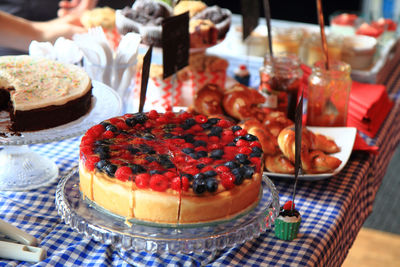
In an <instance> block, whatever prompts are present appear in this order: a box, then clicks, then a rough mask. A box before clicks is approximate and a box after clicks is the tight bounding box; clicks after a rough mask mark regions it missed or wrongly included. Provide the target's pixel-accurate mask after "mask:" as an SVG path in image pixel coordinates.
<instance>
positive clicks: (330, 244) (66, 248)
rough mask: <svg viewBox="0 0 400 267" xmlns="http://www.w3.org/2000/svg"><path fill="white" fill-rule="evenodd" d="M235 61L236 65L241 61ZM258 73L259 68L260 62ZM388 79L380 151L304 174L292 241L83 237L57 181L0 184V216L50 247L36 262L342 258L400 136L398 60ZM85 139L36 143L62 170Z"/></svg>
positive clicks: (288, 187)
mask: <svg viewBox="0 0 400 267" xmlns="http://www.w3.org/2000/svg"><path fill="white" fill-rule="evenodd" d="M231 66H232V69H233V68H234V66H235V63H233V64H232V63H231ZM236 66H237V65H236ZM255 71H256V70H255ZM252 73H254V75H256V74H255V73H256V72H254V69H253V72H252ZM386 85H387V88H388V90H389V93H390V96H391V98H392V99H394V100H395V102H396V104H395V105H394V107H393V110H392V111H391V112H390V114H389V115H388V117H387V119H386V121H385V122H384V124H383V125H382V127H381V129H380V131H379V132H378V134H377V136H376V137H375V138H374V139H371V138H368V137H366V136H364V137H365V139H366V141H367V142H368V143H369V144H370V145H377V146H379V147H380V149H379V155H377V156H376V155H372V154H368V153H366V152H353V153H352V156H351V158H350V160H349V162H348V164H347V165H346V167H345V168H344V169H343V171H342V172H340V173H339V174H338V175H336V176H334V177H332V178H330V179H326V180H321V181H312V182H311V181H299V183H298V186H297V194H296V204H297V205H296V207H297V208H298V209H299V211H300V213H301V214H302V223H301V227H300V232H299V235H298V238H296V239H295V240H293V241H282V240H279V239H278V238H276V237H275V235H274V233H273V231H272V230H267V231H266V232H265V233H262V234H261V235H260V236H259V237H258V238H256V239H254V240H251V241H248V242H246V243H244V244H242V245H237V246H235V247H232V248H227V249H224V250H220V251H215V252H213V253H204V254H202V255H196V254H189V255H173V254H165V255H159V254H150V253H146V252H136V251H118V250H117V249H115V248H114V247H113V246H112V245H104V244H101V243H99V242H96V241H94V240H91V239H89V238H86V237H84V236H83V235H81V234H79V233H77V232H75V231H74V230H72V229H71V228H70V227H69V225H66V224H65V223H64V222H63V221H62V220H61V218H60V216H59V215H58V214H57V208H56V205H55V191H56V186H57V182H54V183H53V184H51V185H49V186H47V187H43V188H40V189H36V190H31V191H27V192H8V191H2V192H0V218H1V219H3V220H5V221H7V222H9V223H11V224H13V225H15V226H17V227H19V228H20V229H22V230H24V231H26V232H28V233H30V234H32V235H34V236H35V237H36V238H37V239H38V240H39V242H40V243H39V246H40V247H43V248H45V249H46V250H47V258H46V259H45V260H44V261H42V262H39V263H36V264H35V266H49V265H50V266H79V265H82V266H109V265H113V266H114V265H115V266H131V265H133V266H199V265H207V266H244V265H245V266H260V265H264V266H266V265H268V266H340V265H341V264H342V262H343V260H344V259H345V257H346V255H347V253H348V250H349V248H350V247H351V245H352V243H353V241H354V239H355V237H356V235H357V233H358V231H359V230H360V228H361V227H362V225H363V223H364V221H365V219H366V218H367V216H368V215H369V214H370V213H371V211H372V206H373V201H374V198H375V194H376V192H377V190H378V188H379V186H380V184H381V181H382V179H383V176H384V174H385V171H386V168H387V165H388V163H389V161H390V159H391V157H392V154H393V153H394V150H395V148H396V146H397V145H398V143H399V139H400V135H399V134H398V133H399V132H400V117H399V116H397V114H399V112H400V107H399V102H400V101H399V100H398V99H399V96H400V95H399V94H400V92H399V88H400V67H399V68H397V69H396V70H394V72H393V75H390V77H389V78H388V80H387V81H386ZM79 140H80V138H79V137H76V138H72V139H68V140H63V141H59V142H52V143H48V144H37V145H32V146H30V148H31V149H32V150H34V151H36V152H38V153H39V154H41V155H43V156H46V157H48V158H49V159H51V160H53V161H54V162H55V163H56V164H57V165H58V167H59V170H60V178H61V177H63V176H64V175H66V174H67V173H68V171H69V170H70V169H71V168H73V167H75V166H76V164H77V161H78V150H79ZM273 182H274V184H275V185H276V188H277V190H278V192H279V195H280V200H281V203H284V202H285V201H287V200H288V199H290V198H291V195H292V190H293V182H292V181H288V180H273ZM17 265H18V266H31V265H32V263H26V262H17V261H11V260H4V259H2V260H1V261H0V266H17Z"/></svg>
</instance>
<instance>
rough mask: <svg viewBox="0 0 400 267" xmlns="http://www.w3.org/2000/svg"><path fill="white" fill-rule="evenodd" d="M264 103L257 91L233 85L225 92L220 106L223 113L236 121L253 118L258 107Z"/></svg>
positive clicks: (262, 97) (241, 85)
mask: <svg viewBox="0 0 400 267" xmlns="http://www.w3.org/2000/svg"><path fill="white" fill-rule="evenodd" d="M264 102H265V98H264V96H263V95H262V94H261V93H259V92H258V91H256V90H254V89H251V88H249V87H247V86H245V85H243V84H235V85H233V86H232V87H231V88H230V89H228V90H227V91H225V93H224V97H223V99H222V105H223V108H224V110H225V112H226V113H227V114H228V115H229V116H231V117H233V118H235V119H238V120H243V119H246V118H254V117H255V116H256V115H257V114H259V113H258V110H259V109H260V108H259V105H260V104H262V103H264Z"/></svg>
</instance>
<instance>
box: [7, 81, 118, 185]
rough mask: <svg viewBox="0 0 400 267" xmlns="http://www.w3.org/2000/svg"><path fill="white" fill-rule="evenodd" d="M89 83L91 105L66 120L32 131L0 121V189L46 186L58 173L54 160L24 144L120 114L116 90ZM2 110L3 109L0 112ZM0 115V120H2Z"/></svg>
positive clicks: (60, 135)
mask: <svg viewBox="0 0 400 267" xmlns="http://www.w3.org/2000/svg"><path fill="white" fill-rule="evenodd" d="M92 83H93V98H92V108H91V110H90V111H89V113H88V114H86V115H85V116H83V117H81V118H79V119H78V120H75V121H72V122H70V123H67V124H64V125H61V126H58V127H54V128H50V129H46V130H41V131H34V132H21V133H18V134H15V133H12V132H10V131H9V130H7V129H5V127H4V126H3V124H2V123H0V125H1V126H0V133H1V136H0V146H3V148H2V149H1V150H0V190H13V191H23V190H31V189H35V188H38V187H42V186H46V185H48V184H50V183H52V182H53V181H54V180H55V179H56V178H57V177H58V167H57V165H56V164H55V163H54V161H52V160H50V159H48V158H46V157H43V156H41V155H39V154H38V153H36V152H34V151H32V150H31V149H30V148H29V146H28V145H30V144H38V143H48V142H53V141H60V140H63V139H67V138H71V137H75V136H79V135H82V134H83V133H85V131H86V130H87V129H89V128H90V127H91V126H93V125H94V124H96V123H99V122H101V121H103V120H105V119H108V118H111V117H114V116H118V115H121V114H120V113H121V108H122V103H121V99H120V98H119V96H118V95H117V94H116V92H115V91H114V90H113V89H111V88H110V87H108V86H106V85H104V84H102V83H100V82H96V81H92ZM3 113H4V112H3ZM4 117H5V116H1V118H0V122H1V120H3V121H4V120H5V118H4Z"/></svg>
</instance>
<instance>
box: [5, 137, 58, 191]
mask: <svg viewBox="0 0 400 267" xmlns="http://www.w3.org/2000/svg"><path fill="white" fill-rule="evenodd" d="M57 177H58V167H57V165H56V164H55V163H54V162H53V161H51V160H49V159H48V158H45V157H43V156H41V155H39V154H37V153H36V152H33V151H31V150H30V149H29V148H28V146H27V145H22V146H6V147H4V148H3V150H1V151H0V190H13V191H16V190H17V191H22V190H31V189H35V188H38V187H41V186H45V185H47V184H50V183H52V182H53V181H54V180H55V179H56V178H57Z"/></svg>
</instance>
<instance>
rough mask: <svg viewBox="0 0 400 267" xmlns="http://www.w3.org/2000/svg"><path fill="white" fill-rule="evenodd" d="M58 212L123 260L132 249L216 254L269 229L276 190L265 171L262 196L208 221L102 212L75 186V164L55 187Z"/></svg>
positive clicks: (275, 211) (276, 200) (274, 213)
mask: <svg viewBox="0 0 400 267" xmlns="http://www.w3.org/2000/svg"><path fill="white" fill-rule="evenodd" d="M56 205H57V209H58V213H59V214H60V215H61V217H62V218H63V219H64V221H65V223H66V224H69V225H70V226H71V227H72V228H73V229H74V230H76V231H78V232H79V233H81V234H84V235H85V236H86V237H89V238H93V239H94V240H96V241H99V242H102V243H105V244H112V245H113V246H115V248H116V249H117V250H118V253H120V255H122V258H123V259H124V260H126V259H127V258H128V261H129V256H130V255H132V253H140V252H143V251H145V252H148V253H156V254H159V255H168V254H191V253H197V254H198V253H200V255H203V256H204V255H207V253H209V254H210V255H211V256H212V255H215V253H216V251H217V250H221V249H224V248H228V247H233V246H235V245H238V244H242V243H244V242H246V241H248V240H251V239H253V238H256V237H258V236H259V235H260V234H261V233H263V232H264V231H266V230H267V229H270V228H271V226H272V225H273V223H274V221H275V218H276V217H277V216H278V214H279V195H278V193H277V191H276V189H275V186H274V184H273V183H272V182H271V180H270V179H269V178H268V177H267V176H266V175H264V176H263V182H262V190H261V191H260V200H259V201H258V203H256V205H254V206H253V207H251V208H250V209H248V210H247V211H245V212H243V213H241V214H240V215H237V216H236V217H233V218H229V219H226V220H220V221H214V222H210V223H198V224H185V225H177V224H157V223H150V222H144V221H139V220H136V221H134V220H129V222H127V221H126V219H125V218H123V217H120V216H117V215H113V214H111V213H109V212H105V211H104V210H102V209H99V208H98V207H96V206H95V205H94V204H93V203H90V202H88V201H87V200H86V199H83V197H82V195H81V193H80V191H79V174H78V170H77V168H76V169H74V170H72V171H71V172H70V173H69V174H67V175H66V176H65V177H63V178H62V179H61V180H60V182H59V184H58V186H57V191H56Z"/></svg>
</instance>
